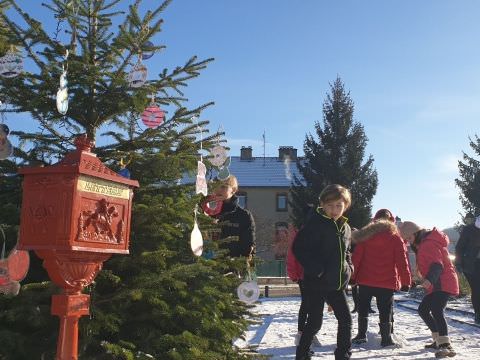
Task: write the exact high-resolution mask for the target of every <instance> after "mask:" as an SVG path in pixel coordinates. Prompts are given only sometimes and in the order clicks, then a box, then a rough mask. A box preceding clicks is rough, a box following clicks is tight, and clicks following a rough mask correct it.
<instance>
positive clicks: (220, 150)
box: [208, 145, 227, 167]
mask: <svg viewBox="0 0 480 360" xmlns="http://www.w3.org/2000/svg"><path fill="white" fill-rule="evenodd" d="M210 155H211V157H210V158H209V159H208V161H210V163H211V164H212V165H214V166H217V167H219V166H222V165H223V164H224V163H225V160H227V149H225V148H224V147H223V146H221V145H216V146H214V147H213V148H212V150H210Z"/></svg>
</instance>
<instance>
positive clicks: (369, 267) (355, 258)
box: [352, 220, 412, 290]
mask: <svg viewBox="0 0 480 360" xmlns="http://www.w3.org/2000/svg"><path fill="white" fill-rule="evenodd" d="M352 243H353V244H354V245H355V251H354V252H353V254H352V262H353V268H354V269H355V270H354V275H353V281H354V282H355V283H356V284H358V285H365V286H372V287H378V288H384V289H392V290H399V289H400V288H401V287H402V286H404V285H407V286H409V285H410V283H411V281H412V279H411V275H410V267H409V264H408V259H407V248H406V246H405V243H404V242H403V239H402V238H401V237H400V235H399V234H398V231H397V227H396V225H395V224H394V223H392V222H391V221H388V220H377V221H374V222H371V223H370V224H368V225H367V226H365V227H363V228H361V229H360V230H357V231H354V232H353V233H352Z"/></svg>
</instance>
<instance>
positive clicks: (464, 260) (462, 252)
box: [455, 224, 480, 274]
mask: <svg viewBox="0 0 480 360" xmlns="http://www.w3.org/2000/svg"><path fill="white" fill-rule="evenodd" d="M479 255H480V229H478V228H477V227H476V226H475V225H474V224H471V225H466V226H465V227H464V228H463V230H462V233H461V234H460V238H459V239H458V242H457V245H456V246H455V264H457V265H459V266H461V267H462V269H463V272H465V273H467V274H473V273H474V271H475V262H476V261H480V258H479Z"/></svg>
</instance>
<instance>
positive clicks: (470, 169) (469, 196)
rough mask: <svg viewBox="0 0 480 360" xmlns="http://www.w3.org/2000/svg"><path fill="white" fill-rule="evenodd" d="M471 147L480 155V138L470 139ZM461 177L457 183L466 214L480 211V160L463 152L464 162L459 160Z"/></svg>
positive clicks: (456, 180)
mask: <svg viewBox="0 0 480 360" xmlns="http://www.w3.org/2000/svg"><path fill="white" fill-rule="evenodd" d="M470 147H471V148H472V149H473V151H474V154H475V155H476V156H480V138H479V137H478V136H477V135H475V138H474V139H473V140H472V139H470ZM458 170H459V175H460V176H459V178H458V179H455V184H456V185H457V186H458V187H459V188H460V192H461V193H460V196H459V197H460V202H461V204H462V206H463V209H464V210H465V214H468V213H471V214H479V213H480V160H478V159H475V157H473V156H469V155H467V153H465V152H464V153H463V162H462V161H459V162H458Z"/></svg>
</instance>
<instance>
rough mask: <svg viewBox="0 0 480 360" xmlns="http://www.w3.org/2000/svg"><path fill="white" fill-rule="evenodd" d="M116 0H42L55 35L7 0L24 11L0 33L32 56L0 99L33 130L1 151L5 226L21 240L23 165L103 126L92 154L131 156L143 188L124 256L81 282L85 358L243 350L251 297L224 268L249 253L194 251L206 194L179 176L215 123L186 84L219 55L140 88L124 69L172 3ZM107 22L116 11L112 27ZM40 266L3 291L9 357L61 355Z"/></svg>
mask: <svg viewBox="0 0 480 360" xmlns="http://www.w3.org/2000/svg"><path fill="white" fill-rule="evenodd" d="M121 3H124V1H122V2H120V0H110V1H107V0H52V1H51V2H50V3H48V4H45V5H44V6H46V7H47V8H48V9H49V10H50V11H51V13H52V15H53V16H54V18H55V20H56V21H57V22H58V26H57V31H56V32H55V33H54V34H52V35H51V34H49V33H48V32H47V31H46V30H45V29H44V27H43V25H42V22H41V21H39V20H37V19H34V18H33V16H31V15H30V14H28V13H27V12H25V11H24V10H22V9H21V8H20V7H19V6H18V4H17V3H16V2H15V1H13V0H9V1H1V2H0V6H2V7H4V6H6V5H9V6H11V9H12V11H16V12H17V13H18V14H19V15H20V17H21V19H22V21H23V23H22V24H17V23H15V22H14V21H13V20H12V17H10V16H8V14H3V15H1V19H2V21H3V22H4V24H5V27H6V28H5V31H4V32H3V33H2V34H1V35H3V36H5V37H6V39H7V40H8V43H9V44H12V45H15V46H16V47H17V49H22V51H23V54H24V55H26V56H27V57H28V58H29V59H30V60H32V62H33V64H34V67H35V68H34V69H27V70H26V71H25V72H24V73H23V74H21V75H20V76H18V77H16V78H11V79H7V78H0V97H1V98H2V99H4V101H5V102H6V103H8V106H9V107H8V109H7V113H8V112H16V113H28V114H29V115H30V116H31V117H32V118H33V120H34V121H36V122H37V124H38V128H39V130H38V131H36V132H26V131H19V130H16V131H12V132H11V136H12V137H13V138H15V139H16V143H17V144H18V146H17V147H16V148H15V153H14V157H13V158H11V159H8V160H5V161H0V166H1V168H0V171H1V172H0V186H1V187H2V191H1V192H0V216H1V220H0V223H3V224H5V227H6V228H8V230H9V234H10V235H11V236H10V237H9V238H11V239H13V240H11V242H13V243H14V242H15V240H16V237H15V233H16V230H17V229H18V224H19V208H20V201H21V188H20V183H21V179H20V178H19V176H17V175H16V173H17V170H18V167H19V166H23V165H38V164H42V165H45V166H48V165H49V164H51V163H54V162H56V160H57V159H60V158H62V157H63V156H64V155H65V154H66V153H67V152H69V151H71V150H72V149H73V145H72V143H73V140H74V138H75V137H76V136H77V135H78V134H80V133H86V134H87V135H88V136H89V137H90V138H91V139H94V140H97V141H98V138H99V136H98V130H99V128H101V127H103V128H107V130H108V131H105V132H104V133H103V134H101V136H102V137H103V138H105V139H106V140H104V141H103V143H105V144H106V145H102V146H97V147H96V148H95V149H94V152H95V153H96V154H97V155H98V156H99V157H100V159H102V161H103V162H105V163H106V164H108V165H109V166H110V167H111V168H112V169H118V168H119V165H118V164H119V162H120V159H121V158H123V159H125V160H127V159H128V160H131V162H130V165H129V170H130V172H131V176H132V178H134V179H138V180H139V182H140V189H139V190H138V191H136V193H135V197H134V206H133V214H132V235H131V247H130V255H129V256H113V257H112V259H111V260H109V261H107V262H106V263H105V264H104V270H103V271H102V272H100V274H99V275H98V276H97V279H96V282H95V283H94V284H93V285H91V286H90V287H89V288H88V289H87V291H88V292H89V293H90V295H91V305H90V310H91V317H90V318H82V319H81V320H80V325H81V330H80V336H81V338H80V349H79V357H80V358H81V359H96V360H99V359H152V357H153V358H155V359H162V360H164V359H192V360H193V359H195V360H201V359H246V358H248V357H247V356H246V355H242V354H238V353H237V352H236V351H235V349H234V348H233V347H232V339H233V338H235V337H238V336H240V335H241V334H242V333H243V331H244V330H245V329H246V326H247V320H245V315H247V314H248V312H247V308H246V307H245V306H243V305H241V303H240V302H239V301H238V300H237V299H236V297H235V296H234V290H235V288H236V286H237V285H238V284H239V282H240V280H239V279H238V278H236V277H235V276H224V274H225V272H226V270H227V269H232V268H238V269H240V268H242V267H243V266H244V264H243V263H242V260H241V259H237V260H235V261H234V263H233V264H232V263H231V262H229V260H228V259H225V258H224V257H222V256H221V252H220V251H217V257H216V258H215V259H212V260H206V259H203V258H199V259H196V258H194V256H193V254H192V252H191V249H190V245H189V234H190V231H191V229H192V225H193V209H194V207H195V204H196V203H197V202H198V201H199V197H198V196H194V195H193V189H192V187H191V186H181V185H178V179H180V178H182V176H183V175H184V174H185V173H186V172H188V171H190V172H192V171H194V170H195V168H196V161H197V160H198V158H199V154H198V149H199V144H198V141H197V140H196V135H197V134H198V131H199V126H202V127H203V128H204V129H205V130H204V131H206V126H207V125H208V123H207V122H206V121H199V122H198V124H197V123H196V122H195V121H194V120H193V118H194V116H195V117H199V116H200V115H201V112H202V110H204V109H205V108H206V107H207V106H209V105H210V103H209V104H205V105H201V106H198V107H195V108H190V109H189V108H187V107H186V106H185V102H186V101H187V99H186V97H185V95H184V93H183V90H182V88H185V87H186V86H187V82H188V81H189V80H191V79H193V78H195V77H197V76H198V75H199V74H200V71H201V70H202V69H204V68H205V67H206V66H207V64H208V63H209V62H210V61H211V60H212V59H206V60H200V61H199V60H197V58H196V57H192V58H190V59H188V60H187V61H186V62H185V64H184V65H182V66H178V67H176V68H175V69H173V70H168V69H165V70H163V71H162V72H161V73H160V74H159V75H158V77H154V78H152V76H150V80H149V81H147V83H146V84H145V85H144V86H142V87H140V88H131V87H129V85H128V82H127V81H126V77H127V74H128V71H129V70H130V68H131V67H132V66H133V65H134V64H135V63H136V61H137V57H139V56H140V55H141V53H142V52H144V51H146V50H157V51H158V50H160V49H163V48H164V46H161V45H156V46H154V47H153V48H146V47H147V44H148V42H149V41H152V42H153V39H152V38H153V36H155V35H157V34H158V33H159V32H160V31H161V26H162V19H161V14H162V12H163V11H164V10H165V8H166V7H167V5H168V4H169V3H170V1H168V0H167V1H164V2H162V3H161V4H160V5H157V7H156V8H155V9H153V10H151V11H147V12H146V13H145V14H144V15H141V13H140V10H139V8H140V5H141V1H140V0H137V1H135V2H134V3H133V4H132V5H131V6H130V7H129V8H128V13H127V15H126V16H124V13H123V12H122V11H121V10H122V9H121V8H120V9H119V6H123V5H122V4H121ZM118 19H120V20H118ZM113 20H116V21H120V25H119V27H118V28H116V27H114V26H113V25H114V24H113ZM64 33H65V34H67V35H66V36H67V39H65V36H64V35H63V34H64ZM67 50H68V52H69V55H68V58H67V59H66V60H65V54H66V51H67ZM62 64H63V65H64V66H68V75H67V76H68V88H69V93H70V104H69V109H68V112H67V114H66V116H62V115H60V114H59V113H58V111H57V110H56V104H55V94H56V92H57V89H58V83H59V77H60V75H61V73H62ZM151 94H154V95H155V98H156V101H157V102H158V103H160V104H161V105H162V107H164V108H165V109H167V110H168V114H169V117H168V119H165V122H164V123H163V124H162V125H161V126H159V127H158V128H156V129H147V130H144V129H142V127H141V126H140V125H139V124H138V123H137V119H138V118H139V116H140V113H141V112H142V111H143V109H144V108H145V107H146V106H147V105H148V103H149V101H150V95H151ZM214 135H215V136H218V134H214ZM211 142H212V137H206V138H205V137H204V148H208V146H209V145H211ZM4 189H7V190H8V192H5V191H3V190H4ZM205 226H206V225H205ZM9 245H10V246H12V245H13V244H12V243H10V244H9ZM212 247H213V249H214V250H218V249H217V248H216V246H215V244H212ZM32 256H33V254H32ZM37 265H38V266H35V264H34V266H33V267H32V268H31V269H30V274H29V278H27V280H26V281H25V282H24V286H23V288H22V290H21V292H20V295H18V296H17V297H15V298H11V297H3V296H2V297H0V358H1V359H15V360H21V359H35V358H39V357H41V358H42V359H53V357H54V354H55V348H56V338H57V334H58V319H57V318H55V317H53V316H51V315H50V295H51V294H52V293H55V292H56V291H58V289H56V287H55V286H53V285H52V284H51V283H50V282H49V281H46V280H47V277H46V276H45V274H44V273H40V269H39V268H40V264H37ZM32 273H33V275H32ZM41 280H45V281H41ZM25 284H26V285H25Z"/></svg>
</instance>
